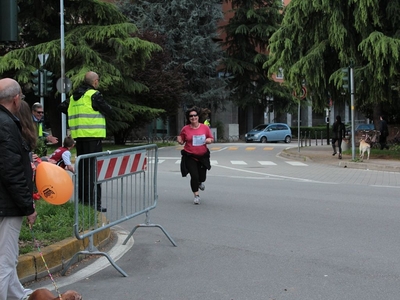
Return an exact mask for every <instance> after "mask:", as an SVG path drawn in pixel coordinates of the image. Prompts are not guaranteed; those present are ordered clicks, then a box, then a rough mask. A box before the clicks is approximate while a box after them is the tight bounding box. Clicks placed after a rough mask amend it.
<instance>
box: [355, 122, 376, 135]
mask: <svg viewBox="0 0 400 300" xmlns="http://www.w3.org/2000/svg"><path fill="white" fill-rule="evenodd" d="M370 130H375V126H374V124H372V123H371V124H358V125H357V126H356V129H355V132H356V133H358V132H359V131H370Z"/></svg>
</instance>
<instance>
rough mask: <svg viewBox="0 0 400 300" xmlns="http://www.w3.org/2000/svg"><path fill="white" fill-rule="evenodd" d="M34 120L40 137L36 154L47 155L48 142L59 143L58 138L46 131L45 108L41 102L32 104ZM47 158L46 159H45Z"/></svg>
mask: <svg viewBox="0 0 400 300" xmlns="http://www.w3.org/2000/svg"><path fill="white" fill-rule="evenodd" d="M32 120H33V122H34V123H35V124H36V130H37V136H38V138H39V140H38V143H37V147H38V148H37V149H35V150H36V151H35V152H36V154H37V155H38V156H39V157H46V155H47V143H50V144H57V143H58V138H56V137H54V136H52V135H51V134H49V133H48V132H45V131H44V128H43V124H44V109H43V105H42V104H40V103H39V102H35V103H33V105H32ZM44 160H46V159H44Z"/></svg>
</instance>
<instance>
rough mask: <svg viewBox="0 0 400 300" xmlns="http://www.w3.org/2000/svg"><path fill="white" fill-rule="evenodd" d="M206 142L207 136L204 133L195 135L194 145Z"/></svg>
mask: <svg viewBox="0 0 400 300" xmlns="http://www.w3.org/2000/svg"><path fill="white" fill-rule="evenodd" d="M205 143H206V136H205V135H204V134H202V135H194V136H193V146H202V145H204V144H205Z"/></svg>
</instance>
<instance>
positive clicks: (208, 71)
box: [120, 0, 226, 107]
mask: <svg viewBox="0 0 400 300" xmlns="http://www.w3.org/2000/svg"><path fill="white" fill-rule="evenodd" d="M120 6H121V8H122V11H123V12H124V14H126V15H127V16H128V17H129V18H130V19H131V20H132V22H133V23H135V24H136V25H137V26H138V28H139V29H140V30H142V31H153V32H157V33H158V34H161V35H163V36H165V38H166V41H165V50H166V51H168V52H169V53H171V55H172V60H171V62H170V64H169V65H167V66H166V69H174V68H176V67H180V68H182V72H183V73H184V74H185V78H186V82H185V89H186V92H185V93H184V95H183V106H184V107H186V106H191V105H197V106H205V107H218V106H219V105H220V104H221V103H220V101H221V100H222V99H223V98H225V97H226V92H225V82H224V81H225V80H224V79H222V78H218V76H217V72H216V70H217V68H218V66H219V64H220V60H221V58H222V55H223V52H222V50H221V48H220V46H219V45H218V43H217V42H216V40H217V39H218V32H217V29H218V28H217V23H218V21H219V20H220V19H221V18H222V17H223V16H222V11H221V1H219V0H202V1H198V0H172V1H162V0H149V1H143V0H139V1H135V2H134V3H132V4H131V3H130V1H126V0H123V1H120Z"/></svg>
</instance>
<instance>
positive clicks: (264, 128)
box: [244, 123, 292, 143]
mask: <svg viewBox="0 0 400 300" xmlns="http://www.w3.org/2000/svg"><path fill="white" fill-rule="evenodd" d="M244 139H245V141H246V143H249V142H260V143H267V142H281V141H282V142H285V143H290V142H291V141H292V130H291V129H290V127H289V126H288V125H287V124H285V123H271V124H261V125H258V126H257V127H255V128H253V129H252V130H250V131H249V132H248V133H246V134H245V135H244Z"/></svg>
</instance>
